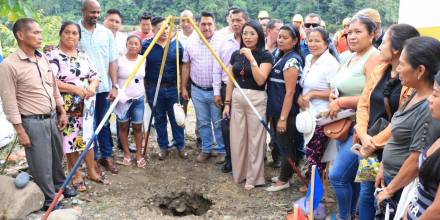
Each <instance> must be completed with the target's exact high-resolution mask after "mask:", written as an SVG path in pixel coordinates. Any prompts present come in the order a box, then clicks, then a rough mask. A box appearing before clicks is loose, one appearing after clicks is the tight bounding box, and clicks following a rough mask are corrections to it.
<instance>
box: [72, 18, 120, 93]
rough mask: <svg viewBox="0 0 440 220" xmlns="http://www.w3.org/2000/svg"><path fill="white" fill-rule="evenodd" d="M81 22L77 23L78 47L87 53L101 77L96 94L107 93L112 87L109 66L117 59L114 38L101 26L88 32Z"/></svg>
mask: <svg viewBox="0 0 440 220" xmlns="http://www.w3.org/2000/svg"><path fill="white" fill-rule="evenodd" d="M81 21H82V20H80V21H79V22H78V24H79V25H80V26H81V41H80V42H79V45H78V47H79V49H81V50H83V51H85V52H86V53H87V55H88V56H89V57H90V59H91V60H92V62H93V64H94V65H95V67H96V70H97V71H98V74H99V76H100V77H101V82H100V83H99V87H98V90H97V93H101V92H108V91H110V89H111V86H112V82H111V78H110V74H109V65H110V63H111V62H113V61H115V60H116V59H117V58H118V48H117V47H116V43H115V38H114V36H113V33H112V32H111V31H110V30H109V29H107V28H106V27H104V26H103V25H101V24H96V26H95V30H93V32H89V31H88V30H87V29H86V28H85V27H84V26H83V25H82V22H81Z"/></svg>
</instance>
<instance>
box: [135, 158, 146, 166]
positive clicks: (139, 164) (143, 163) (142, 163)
mask: <svg viewBox="0 0 440 220" xmlns="http://www.w3.org/2000/svg"><path fill="white" fill-rule="evenodd" d="M146 164H147V163H146V162H145V159H144V158H143V157H141V159H139V160H137V161H136V165H137V167H138V168H145V165H146Z"/></svg>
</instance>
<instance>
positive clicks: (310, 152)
mask: <svg viewBox="0 0 440 220" xmlns="http://www.w3.org/2000/svg"><path fill="white" fill-rule="evenodd" d="M328 141H329V139H328V137H327V136H326V135H325V133H324V126H316V128H315V133H314V134H313V137H312V139H311V140H310V142H309V143H308V144H307V146H306V158H307V167H308V173H309V174H310V172H311V169H312V166H313V165H316V167H317V168H318V171H319V174H321V176H322V171H323V170H324V169H325V163H321V159H322V156H323V155H324V152H325V148H326V146H327V144H328Z"/></svg>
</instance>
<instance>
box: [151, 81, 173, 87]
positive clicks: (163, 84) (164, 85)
mask: <svg viewBox="0 0 440 220" xmlns="http://www.w3.org/2000/svg"><path fill="white" fill-rule="evenodd" d="M156 85H157V82H149V83H147V86H154V87H155V86H156ZM160 87H162V88H171V87H176V83H172V82H161V83H160Z"/></svg>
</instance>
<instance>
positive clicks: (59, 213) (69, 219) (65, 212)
mask: <svg viewBox="0 0 440 220" xmlns="http://www.w3.org/2000/svg"><path fill="white" fill-rule="evenodd" d="M80 217H81V208H79V207H75V208H71V209H57V210H55V211H52V212H51V213H50V215H49V218H47V219H48V220H59V219H63V220H78V219H80Z"/></svg>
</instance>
